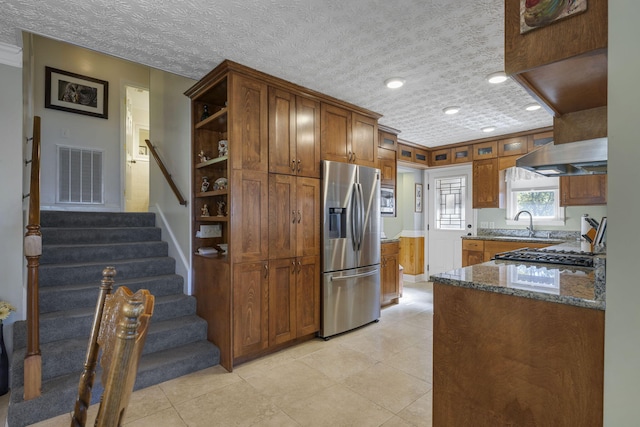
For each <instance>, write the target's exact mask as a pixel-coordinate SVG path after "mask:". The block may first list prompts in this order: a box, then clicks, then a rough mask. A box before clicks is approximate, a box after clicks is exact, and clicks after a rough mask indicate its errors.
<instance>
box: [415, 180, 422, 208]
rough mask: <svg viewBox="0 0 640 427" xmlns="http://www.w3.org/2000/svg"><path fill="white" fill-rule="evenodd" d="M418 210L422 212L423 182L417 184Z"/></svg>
mask: <svg viewBox="0 0 640 427" xmlns="http://www.w3.org/2000/svg"><path fill="white" fill-rule="evenodd" d="M416 212H422V184H416Z"/></svg>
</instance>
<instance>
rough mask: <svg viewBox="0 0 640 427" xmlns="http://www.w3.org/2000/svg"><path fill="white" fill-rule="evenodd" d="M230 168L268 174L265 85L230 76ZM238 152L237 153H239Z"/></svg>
mask: <svg viewBox="0 0 640 427" xmlns="http://www.w3.org/2000/svg"><path fill="white" fill-rule="evenodd" d="M229 79H230V81H231V87H232V90H231V96H230V99H231V102H230V104H229V109H230V113H229V114H230V117H231V118H232V120H230V122H231V133H230V135H229V141H231V142H230V144H232V145H233V151H236V153H235V155H231V156H230V158H231V168H232V169H242V170H254V171H260V172H267V171H268V162H269V152H268V147H269V140H268V136H269V135H268V130H267V129H268V101H267V94H268V89H267V84H266V83H264V82H261V81H259V80H255V79H252V78H250V77H246V76H242V75H240V74H230V75H229ZM238 151H239V152H238Z"/></svg>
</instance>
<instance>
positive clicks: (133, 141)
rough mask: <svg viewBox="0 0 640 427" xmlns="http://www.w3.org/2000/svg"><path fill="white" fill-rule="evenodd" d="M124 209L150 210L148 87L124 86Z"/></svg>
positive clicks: (126, 210) (134, 210)
mask: <svg viewBox="0 0 640 427" xmlns="http://www.w3.org/2000/svg"><path fill="white" fill-rule="evenodd" d="M125 92H126V99H125V106H126V111H125V147H124V148H125V159H126V164H125V181H124V182H125V186H124V210H125V212H147V211H148V210H149V152H148V148H147V145H146V143H145V142H144V140H145V139H149V91H148V90H146V89H141V88H136V87H132V86H126V91H125Z"/></svg>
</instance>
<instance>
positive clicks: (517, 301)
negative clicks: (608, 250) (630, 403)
mask: <svg viewBox="0 0 640 427" xmlns="http://www.w3.org/2000/svg"><path fill="white" fill-rule="evenodd" d="M571 246H573V245H572V244H570V243H569V244H566V245H565V248H566V249H572V248H571ZM603 257H604V256H603V255H598V256H596V259H594V265H596V266H597V267H594V268H584V267H566V266H562V265H553V264H537V263H524V262H520V261H500V260H496V261H489V262H485V263H481V264H476V265H471V266H468V267H464V268H459V269H455V270H452V271H448V272H446V273H442V274H435V275H432V276H431V280H432V281H433V282H434V285H433V295H434V297H433V298H434V316H433V367H434V370H433V425H469V422H471V421H473V425H474V426H491V427H493V426H497V425H500V426H502V425H518V426H537V425H540V426H542V425H544V426H547V425H549V426H551V425H558V426H560V425H579V426H587V425H588V426H602V417H603V388H604V309H605V301H604V296H605V295H604V258H603ZM596 260H599V261H598V262H595V261H596Z"/></svg>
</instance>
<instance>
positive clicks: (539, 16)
mask: <svg viewBox="0 0 640 427" xmlns="http://www.w3.org/2000/svg"><path fill="white" fill-rule="evenodd" d="M586 10H587V0H520V34H524V33H527V32H529V31H531V30H535V29H536V28H541V27H545V26H547V25H549V24H551V23H553V22H556V21H559V20H561V19H565V18H568V17H570V16H572V15H576V14H578V13H582V12H584V11H586Z"/></svg>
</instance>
